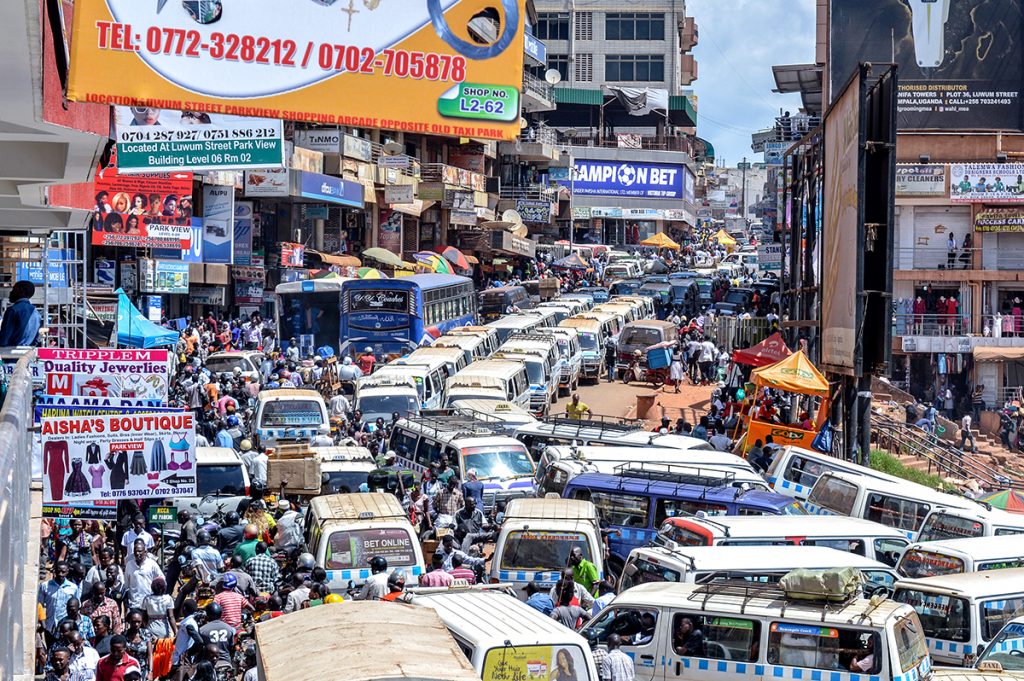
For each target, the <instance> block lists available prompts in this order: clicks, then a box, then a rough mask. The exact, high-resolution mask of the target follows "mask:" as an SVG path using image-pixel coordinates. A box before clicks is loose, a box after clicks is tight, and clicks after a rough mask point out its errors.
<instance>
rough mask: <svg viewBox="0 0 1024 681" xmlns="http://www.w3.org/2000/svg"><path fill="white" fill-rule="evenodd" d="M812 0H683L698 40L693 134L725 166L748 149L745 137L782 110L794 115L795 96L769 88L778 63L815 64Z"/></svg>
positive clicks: (758, 156) (747, 153)
mask: <svg viewBox="0 0 1024 681" xmlns="http://www.w3.org/2000/svg"><path fill="white" fill-rule="evenodd" d="M814 6H815V3H814V0H728V1H725V0H687V3H686V13H687V15H689V16H692V17H696V19H697V27H698V29H699V31H700V42H699V44H698V45H697V47H695V48H694V50H693V54H694V56H696V58H697V76H698V77H697V80H696V81H694V83H693V85H692V86H691V87H692V88H693V89H694V91H695V92H696V93H697V97H698V105H697V134H698V135H700V136H701V137H703V138H704V139H706V140H708V141H710V142H711V143H712V144H713V145H714V147H715V152H716V154H717V155H718V159H719V163H721V160H722V159H723V158H724V159H725V161H726V164H727V165H730V166H734V165H736V163H737V162H738V161H740V160H742V158H743V156H747V157H748V159H750V160H757V161H760V160H761V158H762V157H761V154H756V155H755V154H754V153H753V152H752V151H751V150H750V134H751V133H752V132H755V131H757V130H760V129H763V128H767V127H770V126H771V125H772V123H773V122H774V118H775V116H778V115H779V113H780V112H779V110H780V108H781V109H788V110H789V111H790V112H793V113H795V112H796V111H797V110H798V109H799V108H800V96H799V95H778V94H775V93H773V92H772V88H773V87H775V80H774V79H773V78H772V66H773V65H775V64H807V63H810V62H813V61H814Z"/></svg>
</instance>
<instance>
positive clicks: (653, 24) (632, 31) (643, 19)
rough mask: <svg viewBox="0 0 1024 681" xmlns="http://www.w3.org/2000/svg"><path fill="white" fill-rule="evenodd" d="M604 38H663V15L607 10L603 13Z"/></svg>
mask: <svg viewBox="0 0 1024 681" xmlns="http://www.w3.org/2000/svg"><path fill="white" fill-rule="evenodd" d="M604 37H605V39H606V40H664V39H665V15H664V14H657V13H654V12H609V13H608V14H606V15H605V21H604Z"/></svg>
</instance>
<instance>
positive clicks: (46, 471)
mask: <svg viewBox="0 0 1024 681" xmlns="http://www.w3.org/2000/svg"><path fill="white" fill-rule="evenodd" d="M70 468H71V462H70V461H69V460H68V443H67V442H65V441H63V440H58V441H55V442H47V443H45V444H44V445H43V475H46V476H48V477H49V479H50V496H51V497H53V501H62V500H63V499H64V476H65V475H67V473H68V471H69V470H70Z"/></svg>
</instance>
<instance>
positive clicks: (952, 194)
mask: <svg viewBox="0 0 1024 681" xmlns="http://www.w3.org/2000/svg"><path fill="white" fill-rule="evenodd" d="M949 177H950V179H949V199H950V201H953V202H954V203H1024V163H954V164H952V165H950V166H949Z"/></svg>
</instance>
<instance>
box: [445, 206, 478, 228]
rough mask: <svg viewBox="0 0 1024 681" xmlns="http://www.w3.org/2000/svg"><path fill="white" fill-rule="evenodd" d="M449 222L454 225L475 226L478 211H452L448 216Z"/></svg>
mask: <svg viewBox="0 0 1024 681" xmlns="http://www.w3.org/2000/svg"><path fill="white" fill-rule="evenodd" d="M448 222H450V223H451V224H453V225H475V224H476V210H475V209H471V210H452V211H451V213H449V214H448Z"/></svg>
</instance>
